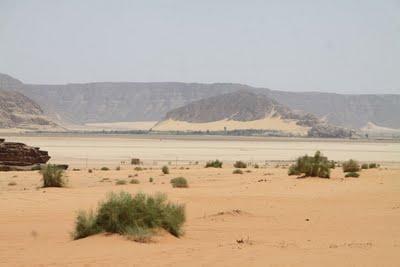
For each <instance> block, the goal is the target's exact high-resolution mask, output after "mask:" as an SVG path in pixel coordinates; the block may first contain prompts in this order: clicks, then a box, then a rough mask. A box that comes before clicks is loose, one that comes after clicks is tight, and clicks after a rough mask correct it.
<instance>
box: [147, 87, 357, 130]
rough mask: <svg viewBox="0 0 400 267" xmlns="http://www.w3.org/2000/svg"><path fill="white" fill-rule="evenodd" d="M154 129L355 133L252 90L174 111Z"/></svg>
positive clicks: (223, 95) (219, 96) (193, 103)
mask: <svg viewBox="0 0 400 267" xmlns="http://www.w3.org/2000/svg"><path fill="white" fill-rule="evenodd" d="M152 130H155V131H202V132H206V131H236V130H266V131H268V132H274V134H286V135H300V136H304V135H308V136H313V137H349V136H350V134H351V132H350V131H349V130H346V129H344V128H340V127H334V126H331V125H329V124H326V123H324V122H323V121H321V120H320V119H318V118H317V117H316V116H314V115H312V114H310V113H306V112H301V111H292V110H291V109H290V108H288V107H286V106H284V105H282V104H280V103H279V102H277V101H276V100H274V99H271V98H270V97H268V96H266V95H265V94H256V93H253V92H249V91H237V92H233V93H227V94H222V95H218V96H213V97H210V98H206V99H201V100H198V101H194V102H192V103H190V104H188V105H185V106H183V107H180V108H176V109H174V110H171V111H170V112H168V113H167V115H166V116H165V118H164V119H163V120H162V121H160V122H159V123H157V124H156V125H155V127H153V129H152Z"/></svg>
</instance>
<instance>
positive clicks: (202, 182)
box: [0, 136, 400, 266]
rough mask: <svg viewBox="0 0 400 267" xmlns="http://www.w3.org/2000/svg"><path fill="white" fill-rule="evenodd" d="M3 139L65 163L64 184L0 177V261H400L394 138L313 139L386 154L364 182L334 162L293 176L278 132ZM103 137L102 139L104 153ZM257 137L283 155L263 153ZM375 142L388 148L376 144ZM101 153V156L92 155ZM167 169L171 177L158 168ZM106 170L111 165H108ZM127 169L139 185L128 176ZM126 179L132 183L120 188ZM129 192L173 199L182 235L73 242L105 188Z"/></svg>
mask: <svg viewBox="0 0 400 267" xmlns="http://www.w3.org/2000/svg"><path fill="white" fill-rule="evenodd" d="M201 139H204V137H201ZM7 140H12V141H26V143H28V144H30V145H32V144H33V143H34V144H35V145H40V146H41V147H42V148H44V147H45V148H46V149H47V150H48V151H49V154H50V155H53V157H52V159H51V160H50V163H52V162H67V163H69V164H70V166H69V169H68V170H67V171H66V173H65V175H66V177H67V179H68V185H67V187H65V188H42V187H41V175H40V173H39V172H38V171H18V172H13V171H11V172H1V173H0V174H1V183H0V190H1V196H0V202H1V204H0V206H1V209H0V224H1V225H2V230H1V231H0V240H1V245H0V255H1V257H0V264H1V265H2V266H52V265H57V266H75V265H76V266H111V265H112V266H127V265H129V266H143V265H147V266H160V265H163V266H188V265H190V266H204V265H209V264H212V265H223V266H237V265H244V266H321V264H323V265H326V266H338V265H341V266H396V265H397V263H398V262H399V260H400V257H399V254H398V251H399V249H400V224H399V222H400V214H399V210H400V194H399V193H400V180H399V179H398V178H399V175H400V163H399V162H398V159H399V158H400V157H399V156H398V155H399V153H400V149H399V144H398V143H376V144H374V143H367V142H331V143H330V142H327V141H326V140H323V141H320V143H317V147H318V148H319V149H320V150H321V151H323V152H325V150H326V155H330V157H332V158H335V159H336V160H338V159H339V158H343V159H348V158H349V156H350V154H351V153H350V152H349V151H348V150H353V151H359V154H354V155H355V157H354V158H356V159H357V160H360V162H363V161H367V158H368V155H371V158H375V159H379V158H380V159H381V161H379V162H380V167H379V168H375V169H367V170H362V171H361V172H360V177H359V178H345V177H344V173H343V171H342V169H341V168H339V167H336V168H335V169H333V170H332V173H331V178H330V179H322V178H315V177H312V178H310V177H309V178H305V179H296V177H293V176H288V166H289V164H290V161H292V160H293V159H294V158H295V157H297V156H301V155H303V154H304V153H303V152H304V151H301V150H300V151H296V150H295V149H294V148H295V147H301V146H299V145H300V143H299V142H297V143H296V142H294V141H292V142H294V143H293V147H292V148H291V150H290V148H288V147H287V146H286V151H285V143H286V144H287V143H290V142H282V141H281V142H279V141H278V142H277V141H276V140H269V141H265V140H264V141H263V142H260V141H248V140H246V141H243V140H223V141H221V140H220V141H215V140H214V141H205V140H185V139H184V140H179V137H177V138H174V139H172V140H171V139H165V140H162V141H161V142H160V140H157V139H156V140H155V139H146V138H144V139H143V138H139V139H135V138H132V137H131V138H121V137H114V138H113V137H90V138H88V137H79V136H78V137H71V136H69V137H60V136H56V137H54V136H53V137H51V136H50V137H46V138H45V137H32V136H30V137H21V136H14V137H12V136H8V137H7ZM105 141H107V142H105ZM152 142H156V144H157V146H158V149H156V148H155V145H153V146H152V145H150V144H152ZM163 142H164V143H165V144H164V145H160V144H162V143H163ZM199 142H200V144H198V143H199ZM204 142H211V144H212V142H216V144H217V145H210V146H212V147H214V149H215V147H217V150H218V149H220V150H221V151H222V150H225V151H227V150H228V151H229V153H226V154H219V153H216V152H215V150H213V149H209V150H205V151H200V152H199V157H198V158H197V159H196V158H195V157H194V155H193V154H192V153H191V152H190V151H191V149H194V150H196V151H197V148H196V146H198V145H202V146H204ZM218 142H219V143H220V144H218ZM252 142H253V143H254V142H255V144H254V147H253V149H254V151H256V153H255V155H254V156H252V154H253V152H254V151H253V150H252V149H251V143H252ZM105 143H106V144H107V147H106V148H105V149H101V148H102V147H101V144H105ZM122 143H127V144H129V145H128V148H129V151H130V153H127V154H123V153H122V151H124V150H122V151H120V150H119V148H120V147H121V144H122ZM221 143H222V144H221ZM260 143H266V144H267V147H268V146H273V147H275V149H276V150H279V148H280V149H281V150H284V151H285V152H282V153H281V154H275V153H274V151H275V150H270V149H265V150H261V151H258V152H257V148H258V149H262V148H260ZM305 143H306V145H305V147H307V149H308V150H313V149H314V148H315V147H314V146H315V145H316V144H314V143H313V142H309V141H308V142H305ZM46 144H47V146H46ZM94 144H98V146H100V147H97V148H96V146H95V145H94ZM244 144H246V145H248V144H250V149H249V151H245V152H243V151H242V150H243V148H244V147H245V146H244ZM170 145H171V146H174V147H176V148H177V150H176V154H175V153H171V151H169V150H168V147H169V146H170ZM324 145H325V147H324ZM355 146H356V147H357V149H354V147H355ZM374 146H375V148H376V147H382V146H384V147H385V148H387V149H380V150H377V149H375V151H374ZM78 147H80V148H81V149H83V148H84V147H85V148H87V151H91V150H94V152H93V153H94V154H91V153H88V154H87V156H86V157H87V158H88V163H86V162H85V160H84V158H81V157H80V155H78V154H76V153H72V151H75V150H76V149H77V148H78ZM111 148H113V149H114V153H113V152H112V149H111ZM324 148H326V149H324ZM329 149H330V150H331V151H330V150H329ZM361 150H363V151H361ZM116 151H120V154H118V153H115V152H116ZM75 152H76V151H75ZM158 152H160V153H158ZM285 153H288V154H290V155H291V156H290V157H287V156H285V155H287V154H285ZM349 153H350V154H349ZM95 154H96V155H97V156H98V158H96V159H92V158H91V157H93V155H95ZM61 155H64V156H61ZM132 155H135V156H138V157H140V156H143V157H145V160H143V165H141V167H140V168H137V166H135V165H130V163H126V162H125V161H128V159H129V157H132ZM361 155H363V156H364V157H362V156H361ZM178 156H179V160H178V161H175V160H174V159H176V158H177V157H178ZM124 157H125V160H122V159H123V158H124ZM357 157H360V159H359V158H357ZM100 158H102V160H100ZM215 158H219V159H220V160H221V161H223V163H224V164H223V166H222V168H204V164H205V162H206V161H207V160H212V159H215ZM274 158H275V159H277V160H276V161H273V160H272V159H274ZM185 159H186V160H185ZM396 159H397V160H396ZM235 160H243V161H245V162H249V163H250V162H252V164H253V165H252V166H248V167H247V168H245V169H243V174H233V173H232V172H233V170H234V169H235V168H234V167H233V163H234V161H235ZM82 161H83V162H82ZM121 161H122V162H121ZM86 164H87V165H86ZM254 164H258V165H259V166H258V168H255V167H254V166H255V165H254ZM164 165H167V166H168V168H169V174H163V173H162V171H161V168H162V166H164ZM104 166H106V167H108V169H109V170H101V169H102V167H104ZM117 167H118V168H117ZM89 169H90V170H91V171H90V172H89V171H88V170H89ZM130 177H134V178H135V179H137V180H138V181H139V184H131V183H129V180H131V179H132V178H130ZM150 177H151V178H152V182H150V180H149V178H150ZM174 177H185V178H186V179H187V181H188V183H189V187H188V188H173V187H172V186H171V185H170V183H169V181H170V179H171V178H174ZM119 180H126V181H127V183H126V184H118V183H117V181H119ZM11 182H13V183H11ZM10 184H12V185H10ZM122 190H123V191H126V192H129V193H132V194H136V193H138V192H144V193H149V194H154V193H156V192H163V193H166V194H167V196H168V198H169V199H170V200H171V201H173V202H177V203H182V204H184V205H185V207H186V216H187V219H186V222H185V224H184V226H183V230H184V234H183V235H182V236H181V237H179V238H177V237H174V236H172V235H170V234H169V233H165V232H161V233H159V234H157V235H156V236H155V237H154V239H153V240H152V242H148V243H140V242H134V241H131V240H128V239H126V238H125V237H124V236H122V235H118V234H105V233H101V234H97V235H93V236H89V237H86V238H83V239H78V240H73V239H72V238H71V233H72V232H73V230H74V223H75V219H76V215H77V212H78V211H79V210H82V209H95V208H96V206H97V204H98V202H99V201H101V200H103V199H104V198H105V196H106V195H107V194H108V193H109V192H120V191H122Z"/></svg>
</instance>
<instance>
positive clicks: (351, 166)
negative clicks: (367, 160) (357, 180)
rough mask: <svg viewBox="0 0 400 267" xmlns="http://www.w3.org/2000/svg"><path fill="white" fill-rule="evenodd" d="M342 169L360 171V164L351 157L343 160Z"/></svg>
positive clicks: (344, 170)
mask: <svg viewBox="0 0 400 267" xmlns="http://www.w3.org/2000/svg"><path fill="white" fill-rule="evenodd" d="M342 169H343V172H358V171H360V164H358V162H357V161H356V160H353V159H350V160H348V161H345V162H343V164H342Z"/></svg>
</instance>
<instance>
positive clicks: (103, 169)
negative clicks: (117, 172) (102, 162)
mask: <svg viewBox="0 0 400 267" xmlns="http://www.w3.org/2000/svg"><path fill="white" fill-rule="evenodd" d="M100 170H102V171H109V170H110V169H109V168H108V167H101V169H100Z"/></svg>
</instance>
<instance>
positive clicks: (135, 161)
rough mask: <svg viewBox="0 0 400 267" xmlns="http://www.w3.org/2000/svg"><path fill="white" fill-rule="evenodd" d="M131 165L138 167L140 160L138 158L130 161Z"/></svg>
mask: <svg viewBox="0 0 400 267" xmlns="http://www.w3.org/2000/svg"><path fill="white" fill-rule="evenodd" d="M131 164H132V165H140V159H138V158H133V159H131Z"/></svg>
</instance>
